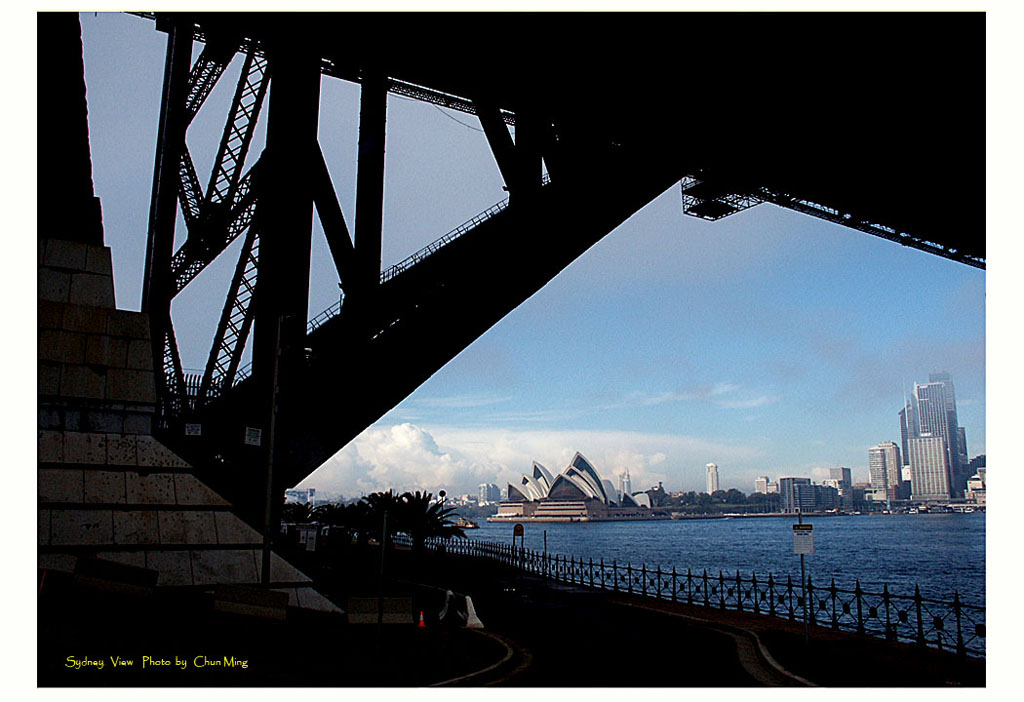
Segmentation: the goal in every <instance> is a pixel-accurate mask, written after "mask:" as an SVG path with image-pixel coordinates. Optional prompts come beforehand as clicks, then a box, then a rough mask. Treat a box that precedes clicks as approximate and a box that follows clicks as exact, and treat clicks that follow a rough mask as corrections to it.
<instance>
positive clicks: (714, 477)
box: [705, 463, 718, 495]
mask: <svg viewBox="0 0 1024 702" xmlns="http://www.w3.org/2000/svg"><path fill="white" fill-rule="evenodd" d="M705 469H706V471H707V475H706V476H705V477H706V478H707V487H708V494H709V495H712V494H714V493H716V492H718V464H717V463H708V464H707V465H706V466H705Z"/></svg>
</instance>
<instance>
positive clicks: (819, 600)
mask: <svg viewBox="0 0 1024 702" xmlns="http://www.w3.org/2000/svg"><path fill="white" fill-rule="evenodd" d="M427 546H428V548H432V549H434V550H437V549H440V548H442V547H443V548H444V549H445V550H446V552H447V553H452V554H457V555H465V556H473V557H477V558H488V559H491V560H494V561H497V562H499V563H503V564H505V565H508V566H511V567H513V568H518V569H520V570H523V571H525V572H527V573H531V574H533V575H539V576H542V577H545V578H548V579H551V580H554V581H555V582H560V583H566V584H571V585H579V586H581V587H590V588H596V589H601V590H610V591H613V592H621V593H627V594H633V595H641V596H645V597H651V598H654V599H658V600H666V601H671V602H681V603H686V604H688V605H697V606H703V607H712V608H716V609H720V610H735V611H740V612H752V613H754V614H763V615H767V616H771V617H778V618H780V619H787V620H789V621H793V622H803V619H804V597H805V596H806V599H807V604H808V606H807V616H808V623H809V624H812V625H817V626H824V627H829V628H832V629H836V630H845V631H852V632H855V633H857V634H862V635H867V636H875V637H879V638H883V639H885V640H887V641H902V642H908V643H913V644H916V645H918V646H929V647H932V648H937V649H939V650H949V651H953V652H955V653H957V654H958V655H960V656H976V657H981V658H984V657H985V608H984V607H983V606H978V605H971V604H965V603H964V602H962V601H961V600H960V595H959V593H958V592H954V593H953V599H952V600H948V601H946V600H937V599H933V598H929V597H923V596H922V595H921V590H920V587H918V586H915V587H914V594H913V595H903V594H895V593H891V592H889V587H888V585H883V586H882V591H881V592H874V591H870V590H865V589H864V588H862V587H861V585H860V581H859V580H857V581H856V584H855V586H854V587H853V588H852V589H850V588H842V587H837V586H836V583H835V579H832V581H831V582H830V583H829V584H828V585H827V586H820V585H815V584H814V582H813V580H812V579H811V577H810V576H808V577H807V582H806V584H805V587H801V584H800V582H799V579H798V582H796V583H794V582H793V579H792V578H791V577H790V576H786V578H785V580H781V579H776V578H775V577H774V575H773V574H771V573H769V574H768V576H767V577H758V575H757V574H756V573H751V574H750V576H748V577H747V576H743V575H741V574H740V572H739V571H737V572H736V574H735V575H726V574H725V573H724V572H722V571H719V573H718V575H714V574H709V573H708V571H707V570H706V569H704V570H702V571H700V572H699V573H695V572H693V571H692V570H691V569H689V568H688V569H687V570H686V571H685V572H683V571H682V570H678V569H676V567H675V566H673V567H672V568H671V569H664V568H662V567H661V566H657V567H655V568H649V567H648V566H647V565H646V564H641V565H640V566H634V565H632V564H631V563H626V564H625V565H622V564H619V563H618V562H617V561H614V560H613V561H612V562H611V563H606V562H605V561H604V560H603V559H602V560H598V561H596V562H595V561H594V560H593V559H592V558H591V559H587V560H584V559H583V558H582V557H581V558H575V557H572V556H569V557H566V556H563V555H560V554H551V553H544V552H540V551H534V550H530V549H526V548H522V547H518V546H513V545H511V544H500V543H495V542H490V541H479V540H476V539H447V540H441V539H435V540H432V541H428V543H427Z"/></svg>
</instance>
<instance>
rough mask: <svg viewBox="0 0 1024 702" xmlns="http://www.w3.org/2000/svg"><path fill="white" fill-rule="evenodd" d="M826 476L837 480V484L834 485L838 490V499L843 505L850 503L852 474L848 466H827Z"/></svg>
mask: <svg viewBox="0 0 1024 702" xmlns="http://www.w3.org/2000/svg"><path fill="white" fill-rule="evenodd" d="M828 477H829V478H830V479H831V480H837V481H839V485H838V486H836V487H837V489H838V490H839V501H840V502H841V503H842V504H843V505H844V506H849V505H850V504H852V497H853V475H852V473H851V471H850V469H849V468H844V467H842V466H839V467H838V468H829V469H828Z"/></svg>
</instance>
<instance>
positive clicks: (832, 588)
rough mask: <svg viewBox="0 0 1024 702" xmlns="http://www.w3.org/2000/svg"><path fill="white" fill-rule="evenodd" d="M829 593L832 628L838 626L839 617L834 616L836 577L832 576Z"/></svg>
mask: <svg viewBox="0 0 1024 702" xmlns="http://www.w3.org/2000/svg"><path fill="white" fill-rule="evenodd" d="M828 591H829V595H831V596H832V628H833V629H838V628H839V619H838V618H837V617H836V579H835V578H832V584H831V585H829V588H828Z"/></svg>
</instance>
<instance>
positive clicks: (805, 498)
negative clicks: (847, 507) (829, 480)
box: [779, 478, 839, 514]
mask: <svg viewBox="0 0 1024 702" xmlns="http://www.w3.org/2000/svg"><path fill="white" fill-rule="evenodd" d="M779 486H780V489H781V492H782V511H783V512H789V513H795V512H796V511H797V510H799V511H800V512H802V513H804V514H807V513H809V512H821V511H824V510H829V509H838V508H839V490H838V489H837V488H835V487H832V486H829V485H814V484H812V483H811V479H810V478H780V479H779Z"/></svg>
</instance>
